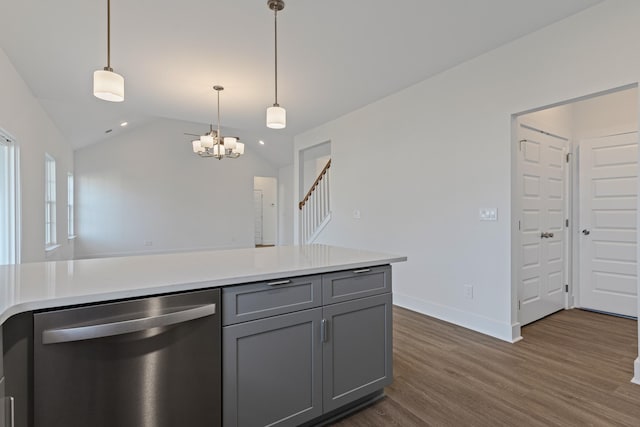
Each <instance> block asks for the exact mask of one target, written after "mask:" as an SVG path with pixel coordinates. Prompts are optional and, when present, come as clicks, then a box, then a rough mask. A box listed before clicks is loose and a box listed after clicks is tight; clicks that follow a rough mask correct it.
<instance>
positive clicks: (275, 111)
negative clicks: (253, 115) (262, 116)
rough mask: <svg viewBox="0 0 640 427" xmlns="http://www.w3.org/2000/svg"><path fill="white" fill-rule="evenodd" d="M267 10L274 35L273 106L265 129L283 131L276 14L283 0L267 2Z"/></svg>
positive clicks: (268, 114)
mask: <svg viewBox="0 0 640 427" xmlns="http://www.w3.org/2000/svg"><path fill="white" fill-rule="evenodd" d="M267 5H268V6H269V9H271V10H273V23H274V30H275V31H274V34H275V38H274V40H275V93H276V98H275V102H274V103H273V106H271V107H269V108H267V127H268V128H271V129H284V128H285V127H286V126H287V110H285V109H284V108H282V107H281V106H280V105H279V104H278V12H279V11H281V10H282V9H284V1H283V0H268V1H267Z"/></svg>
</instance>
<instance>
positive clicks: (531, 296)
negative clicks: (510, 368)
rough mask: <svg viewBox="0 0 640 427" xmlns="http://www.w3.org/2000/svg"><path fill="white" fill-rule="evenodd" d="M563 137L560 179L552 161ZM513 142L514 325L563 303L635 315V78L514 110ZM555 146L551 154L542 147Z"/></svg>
mask: <svg viewBox="0 0 640 427" xmlns="http://www.w3.org/2000/svg"><path fill="white" fill-rule="evenodd" d="M562 139H564V140H566V148H564V153H563V155H562V160H563V163H564V165H565V172H564V174H563V175H562V176H563V178H560V177H559V176H558V175H557V174H554V173H555V172H557V170H558V165H557V164H556V163H557V162H555V163H553V162H552V163H551V164H550V163H549V161H550V160H552V158H553V157H554V155H556V154H558V153H559V152H560V151H561V147H560V146H561V144H560V143H559V141H560V140H562ZM514 143H515V144H517V146H516V147H514V150H513V151H514V155H513V157H512V159H513V160H512V161H513V168H512V170H513V171H514V180H513V182H514V190H513V198H514V199H513V200H514V210H513V212H514V218H513V219H514V221H513V227H514V239H513V241H512V259H513V260H514V265H513V268H514V279H515V280H514V282H515V286H514V291H515V292H517V298H516V299H514V300H513V301H514V304H516V305H517V306H516V307H514V312H517V313H518V321H519V324H520V326H523V325H525V324H527V323H530V322H533V321H535V320H538V319H539V318H542V317H544V316H546V315H548V314H551V313H553V312H555V311H557V310H562V309H569V308H585V309H592V310H596V311H601V312H605V313H610V314H619V315H625V316H632V317H636V316H637V307H638V304H637V293H638V279H637V268H638V267H637V203H638V202H637V193H638V184H637V180H638V151H637V150H638V148H637V147H638V88H637V85H631V86H627V87H623V88H619V89H615V90H612V91H608V92H606V93H599V94H596V95H593V96H588V97H584V98H580V99H578V100H573V101H569V102H566V103H563V104H560V105H556V106H553V107H549V108H541V109H538V110H535V111H531V112H526V113H522V114H517V115H515V116H514ZM545 144H547V145H545ZM549 144H550V145H549ZM554 144H555V145H556V147H555V152H554V151H553V149H550V148H548V146H553V145H554ZM549 150H551V151H549ZM556 157H557V156H556ZM536 159H538V160H539V161H540V162H541V164H540V165H538V166H536V164H535V162H536V161H537V160H536ZM554 169H555V171H554ZM560 201H562V203H561V204H562V207H560V206H559V205H558V204H559V203H560ZM554 203H555V204H554ZM558 220H560V221H558ZM558 225H559V226H560V228H559V229H558ZM551 228H554V229H553V230H551ZM559 262H560V263H561V264H562V265H561V268H556V267H557V266H558V264H557V263H559ZM552 264H553V265H555V267H552ZM560 277H561V278H562V280H561V281H558V279H559V278H560ZM559 291H560V292H559Z"/></svg>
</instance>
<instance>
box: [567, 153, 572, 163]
mask: <svg viewBox="0 0 640 427" xmlns="http://www.w3.org/2000/svg"><path fill="white" fill-rule="evenodd" d="M570 158H571V153H567V163H569V159H570Z"/></svg>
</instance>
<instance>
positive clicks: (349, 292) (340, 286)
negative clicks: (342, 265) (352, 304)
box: [322, 265, 391, 305]
mask: <svg viewBox="0 0 640 427" xmlns="http://www.w3.org/2000/svg"><path fill="white" fill-rule="evenodd" d="M389 292H391V266H389V265H385V266H382V267H369V268H359V269H356V270H347V271H339V272H337V273H329V274H324V275H323V276H322V303H323V304H324V305H327V304H334V303H338V302H344V301H349V300H353V299H356V298H364V297H369V296H372V295H379V294H384V293H389Z"/></svg>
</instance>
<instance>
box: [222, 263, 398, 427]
mask: <svg viewBox="0 0 640 427" xmlns="http://www.w3.org/2000/svg"><path fill="white" fill-rule="evenodd" d="M222 295H223V323H224V325H225V326H224V327H223V332H222V336H223V372H224V373H223V420H224V423H223V424H224V425H225V427H235V426H240V427H249V426H265V425H269V426H297V425H301V424H305V423H307V422H310V421H311V422H312V423H316V422H318V421H319V420H322V419H325V418H327V417H331V416H334V415H335V414H336V412H340V411H342V410H343V409H342V408H345V407H349V405H350V404H352V403H354V402H355V403H354V404H360V403H361V402H362V400H368V399H371V396H373V395H376V394H378V395H379V392H381V390H382V389H383V388H384V387H385V386H387V385H389V384H391V381H392V378H393V376H392V348H393V347H392V340H391V326H392V318H391V315H392V314H391V313H392V297H391V267H390V266H382V267H370V268H362V269H357V270H350V271H341V272H337V273H328V274H323V275H322V276H309V277H299V278H294V279H285V280H283V281H275V284H274V283H271V286H270V285H269V284H268V283H258V284H249V285H239V286H232V287H228V288H224V289H223V291H222ZM351 406H353V405H351ZM323 416H324V417H323Z"/></svg>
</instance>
